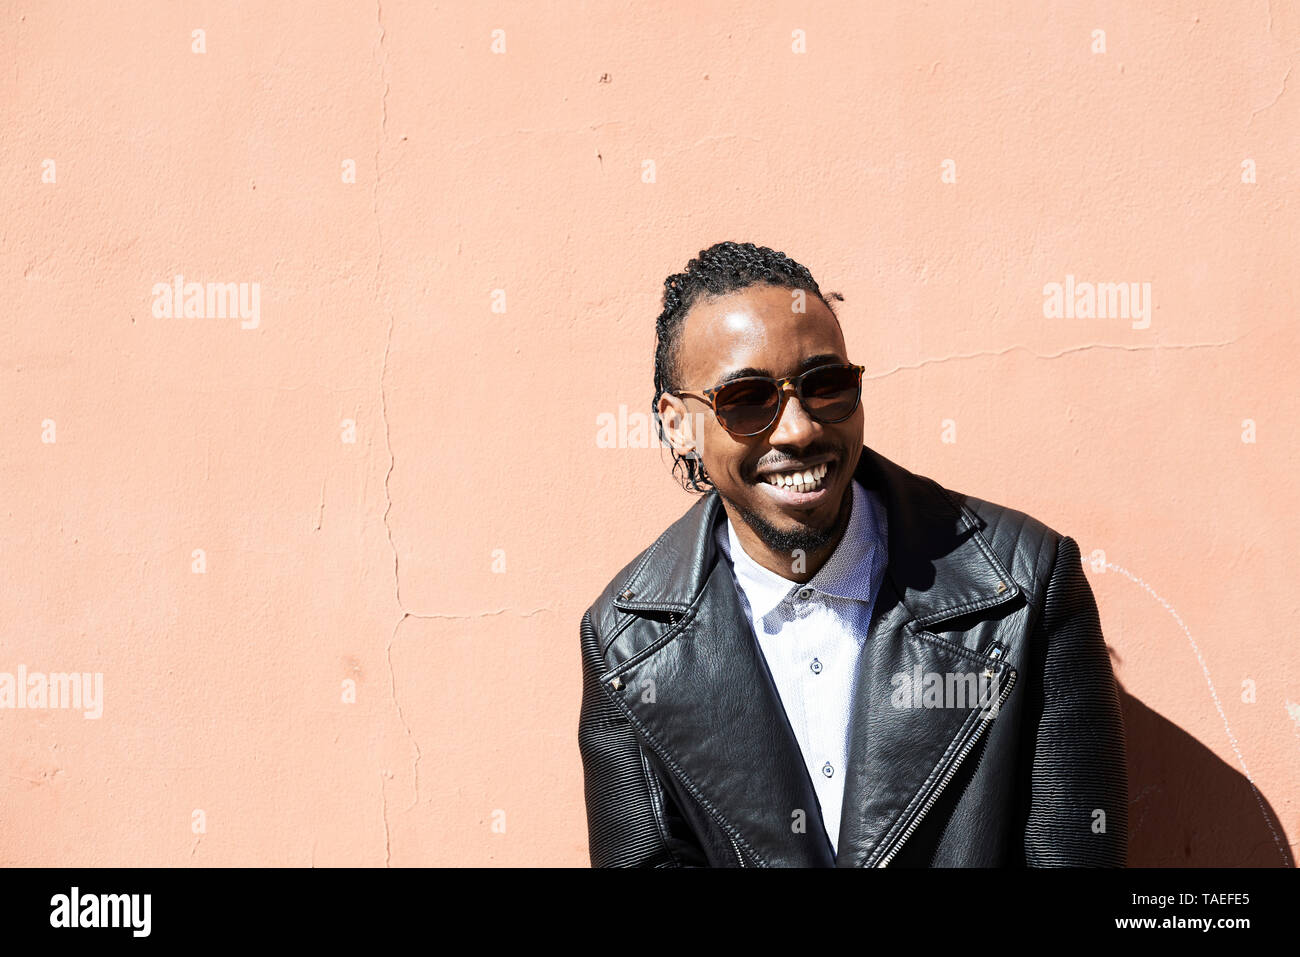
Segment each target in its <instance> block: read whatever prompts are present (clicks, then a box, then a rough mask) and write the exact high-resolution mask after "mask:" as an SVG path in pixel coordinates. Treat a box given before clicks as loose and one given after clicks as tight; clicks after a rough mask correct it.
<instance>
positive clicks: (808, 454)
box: [747, 445, 847, 482]
mask: <svg viewBox="0 0 1300 957" xmlns="http://www.w3.org/2000/svg"><path fill="white" fill-rule="evenodd" d="M846 452H847V449H845V448H844V447H843V446H838V445H818V446H813V447H810V448H806V449H803V450H802V452H801V454H800V455H798V456H782V457H781V458H779V459H766V458H764V459H760V460H759V461H757V462H755V463H754V466H753V467H752V468H751V469H749V475H748V476H747V478H748V479H749V481H751V482H752V481H755V480H756V479H757V478H758V473H759V472H762V471H768V470H774V471H780V470H781V469H785V468H790V467H792V466H794V465H797V464H798V463H800V462H803V461H806V460H808V459H812V458H817V457H818V456H822V455H829V456H831V457H832V458H834V459H835V460H836V461H839V462H842V461H844V459H845V457H846Z"/></svg>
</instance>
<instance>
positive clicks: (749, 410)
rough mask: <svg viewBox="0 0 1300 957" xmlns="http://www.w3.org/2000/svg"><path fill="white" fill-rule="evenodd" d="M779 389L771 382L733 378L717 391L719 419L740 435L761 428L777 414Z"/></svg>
mask: <svg viewBox="0 0 1300 957" xmlns="http://www.w3.org/2000/svg"><path fill="white" fill-rule="evenodd" d="M777 398H778V393H777V391H776V385H775V384H774V383H771V382H733V383H731V384H730V385H727V386H724V387H723V388H722V391H720V392H719V393H718V394H717V401H716V408H717V413H718V421H720V422H721V423H722V427H723V428H724V429H727V430H728V431H731V432H735V433H737V434H740V435H752V434H754V433H756V432H761V431H763V429H765V428H767V427H768V426H769V425H771V423H772V417H773V416H774V415H775V414H776V403H777Z"/></svg>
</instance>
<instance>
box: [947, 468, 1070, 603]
mask: <svg viewBox="0 0 1300 957" xmlns="http://www.w3.org/2000/svg"><path fill="white" fill-rule="evenodd" d="M944 492H945V493H946V494H947V495H948V496H949V497H950V498H951V499H952V500H953V502H954V503H955V504H957V506H958V507H959V508H961V509H962V511H963V512H964V513H965V514H966V515H967V517H968V518H969V519H970V520H971V521H972V522H973V523H974V525H975V527H976V528H977V529H978V530H979V532H980V534H981V535H983V536H984V539H985V541H987V542H988V544H989V547H990V548H991V549H992V550H993V552H994V554H996V555H997V557H998V558H999V559H1000V560H1001V561H1002V563H1003V564H1004V565H1005V566H1006V567H1007V569H1008V570H1009V571H1010V572H1011V577H1012V578H1014V579H1015V580H1016V583H1017V584H1019V585H1020V587H1021V589H1022V590H1023V592H1024V594H1025V596H1026V600H1027V601H1028V602H1029V603H1030V604H1032V605H1037V606H1038V607H1039V608H1040V609H1041V608H1042V604H1043V599H1044V597H1045V596H1046V594H1047V583H1048V580H1049V579H1050V577H1051V574H1052V569H1053V567H1054V566H1055V564H1056V555H1057V549H1058V548H1059V546H1060V543H1061V540H1062V539H1064V538H1066V536H1065V535H1063V534H1062V533H1061V532H1059V531H1057V530H1056V529H1054V528H1052V527H1051V526H1049V525H1047V524H1046V523H1044V522H1042V521H1039V520H1038V519H1036V518H1034V516H1032V515H1030V514H1028V513H1027V512H1023V511H1020V510H1019V509H1015V508H1011V507H1010V506H1007V505H1002V504H999V503H997V502H991V501H989V500H988V499H983V498H978V497H976V496H974V495H969V494H966V493H965V492H958V491H955V490H953V489H948V488H945V489H944Z"/></svg>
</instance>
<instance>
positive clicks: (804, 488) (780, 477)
mask: <svg viewBox="0 0 1300 957" xmlns="http://www.w3.org/2000/svg"><path fill="white" fill-rule="evenodd" d="M829 471H830V463H829V462H823V463H822V464H821V465H814V466H813V467H812V468H810V469H802V470H796V471H791V472H769V473H768V474H767V475H764V476H762V477H761V478H760V479H759V481H760V482H762V483H764V484H766V485H771V486H774V487H775V488H778V489H781V490H788V491H791V492H815V491H817V490H818V489H819V488H821V487H822V485H823V483H824V482H825V481H826V475H827V473H828V472H829Z"/></svg>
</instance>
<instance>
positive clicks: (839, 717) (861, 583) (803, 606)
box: [717, 479, 889, 855]
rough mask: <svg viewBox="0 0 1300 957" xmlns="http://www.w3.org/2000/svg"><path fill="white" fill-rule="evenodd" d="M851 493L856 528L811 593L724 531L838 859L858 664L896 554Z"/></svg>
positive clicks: (880, 512) (867, 501)
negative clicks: (890, 554) (887, 567)
mask: <svg viewBox="0 0 1300 957" xmlns="http://www.w3.org/2000/svg"><path fill="white" fill-rule="evenodd" d="M851 487H852V489H853V506H852V512H851V514H850V516H849V525H848V528H847V529H846V530H845V532H844V536H843V537H842V538H841V539H840V542H839V544H838V545H836V547H835V551H834V552H833V553H832V554H831V556H830V558H828V559H827V560H826V564H824V565H823V566H822V567H821V568H820V569H818V570H817V574H816V575H814V576H813V577H812V579H811V580H810V581H809V582H808V583H807V584H806V585H800V584H799V583H798V582H795V581H790V580H789V579H786V578H783V577H782V576H780V575H777V574H775V573H774V572H771V571H768V570H767V569H766V568H764V567H763V566H762V565H759V564H758V563H757V562H755V561H754V560H753V559H752V558H751V557H750V556H749V555H748V554H746V552H745V550H744V548H743V547H742V546H741V544H740V541H739V540H738V539H737V537H736V529H735V528H734V527H733V526H732V524H731V519H730V518H728V519H727V521H726V522H725V524H724V523H719V524H718V526H717V541H718V546H719V548H720V549H721V550H722V553H723V554H724V555H725V556H726V557H727V559H728V561H729V562H730V563H731V568H732V572H733V573H734V576H735V579H736V584H737V586H738V591H739V592H740V599H741V604H742V606H743V607H744V608H745V611H746V612H747V613H748V615H749V618H750V623H751V625H752V626H753V629H754V634H755V636H756V637H757V639H758V644H759V648H760V649H761V650H762V653H763V657H764V658H765V659H766V661H767V666H768V670H769V671H770V672H771V673H772V679H773V681H774V683H775V684H776V689H777V692H778V693H779V694H780V696H781V704H782V706H783V707H784V708H785V713H786V717H787V718H788V719H789V721H790V727H791V728H792V729H793V730H794V735H795V738H796V739H797V740H798V742H799V748H800V750H801V751H802V752H803V758H804V764H805V766H806V767H807V769H808V776H809V777H810V778H811V779H812V783H813V788H814V790H815V791H816V793H817V800H818V801H819V802H820V804H821V813H822V820H823V821H824V822H825V825H826V836H827V837H828V838H830V842H831V847H832V848H833V849H834V851H835V853H836V854H837V855H838V854H839V834H840V811H841V807H842V805H843V802H844V772H845V770H846V768H845V765H846V762H847V760H848V751H849V740H848V730H849V721H850V719H851V717H852V709H853V689H854V684H855V678H856V676H857V664H858V656H859V653H860V651H861V649H862V643H863V641H864V640H865V638H866V634H867V626H868V624H869V623H870V621H871V610H872V606H873V605H874V604H875V600H876V595H877V593H878V592H879V590H880V582H881V579H882V577H883V575H884V571H885V564H886V562H887V561H888V551H889V550H888V546H887V541H888V538H887V518H886V514H885V508H884V506H883V505H882V504H881V503H880V501H879V498H878V497H877V496H876V495H875V493H873V492H869V491H868V490H867V489H865V488H863V487H862V486H861V485H860V484H859V483H858V482H857V480H856V479H855V480H853V481H852V483H851ZM792 810H793V809H792Z"/></svg>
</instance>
